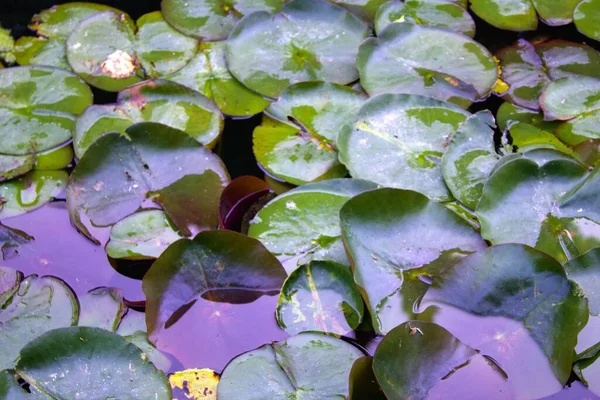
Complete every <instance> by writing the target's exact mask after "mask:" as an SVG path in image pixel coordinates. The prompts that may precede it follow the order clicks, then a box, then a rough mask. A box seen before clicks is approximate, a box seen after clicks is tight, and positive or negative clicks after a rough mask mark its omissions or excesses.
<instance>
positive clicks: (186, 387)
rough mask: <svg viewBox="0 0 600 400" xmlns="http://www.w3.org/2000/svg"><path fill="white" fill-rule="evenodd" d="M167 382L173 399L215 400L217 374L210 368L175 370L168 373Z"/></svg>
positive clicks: (217, 381)
mask: <svg viewBox="0 0 600 400" xmlns="http://www.w3.org/2000/svg"><path fill="white" fill-rule="evenodd" d="M169 383H170V384H171V388H172V389H173V396H174V397H173V398H174V399H175V400H185V399H191V400H217V386H218V384H219V374H217V373H216V372H214V371H213V370H212V369H208V368H204V369H186V370H185V371H179V372H175V373H173V374H171V375H169ZM180 395H181V397H179V396H180ZM175 396H177V397H175Z"/></svg>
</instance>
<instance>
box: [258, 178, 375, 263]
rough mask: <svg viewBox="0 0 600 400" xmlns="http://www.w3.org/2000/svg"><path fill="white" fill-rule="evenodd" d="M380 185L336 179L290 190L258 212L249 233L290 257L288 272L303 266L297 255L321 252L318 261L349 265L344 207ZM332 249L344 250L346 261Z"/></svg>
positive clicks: (279, 252) (273, 250)
mask: <svg viewBox="0 0 600 400" xmlns="http://www.w3.org/2000/svg"><path fill="white" fill-rule="evenodd" d="M376 187H377V186H376V185H375V184H373V183H371V182H367V181H362V180H358V179H333V180H330V181H324V182H318V183H312V184H309V185H305V186H302V187H299V188H296V189H293V190H290V191H289V192H286V193H284V194H282V195H280V196H278V197H276V198H275V199H273V200H272V201H270V202H269V203H268V204H267V205H266V206H265V207H264V208H263V209H262V210H260V211H259V212H258V214H257V215H256V217H254V219H253V220H252V221H251V223H250V229H249V231H248V236H250V237H253V238H256V239H259V240H260V241H261V242H262V243H263V244H264V245H265V247H266V248H267V249H269V251H270V252H272V253H273V254H275V255H276V256H278V257H280V258H282V259H284V258H290V262H289V263H287V262H286V263H285V264H284V266H285V267H286V270H287V271H288V273H291V272H292V271H293V270H294V269H296V267H297V266H298V265H301V264H297V262H298V261H297V258H300V257H303V256H308V255H309V254H311V253H321V254H320V257H319V256H316V258H315V259H317V260H327V261H337V262H341V263H343V264H348V261H347V259H346V260H345V261H344V259H345V258H346V256H345V254H344V251H343V246H341V232H340V225H339V212H340V209H341V208H342V206H343V205H344V203H345V202H346V201H348V199H350V198H351V197H353V196H355V195H357V194H359V193H362V192H364V191H367V190H373V189H375V188H376ZM338 246H339V247H338ZM332 248H334V249H335V248H338V249H340V250H341V253H342V254H341V256H342V260H339V258H338V256H337V255H338V252H335V251H334V252H333V254H329V252H328V251H327V250H329V249H332ZM323 253H324V254H323ZM332 255H333V256H334V257H332Z"/></svg>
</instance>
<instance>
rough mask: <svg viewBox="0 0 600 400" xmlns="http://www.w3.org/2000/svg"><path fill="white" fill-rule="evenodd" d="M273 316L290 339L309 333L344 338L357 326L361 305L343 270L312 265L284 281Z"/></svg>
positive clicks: (329, 265) (317, 263)
mask: <svg viewBox="0 0 600 400" xmlns="http://www.w3.org/2000/svg"><path fill="white" fill-rule="evenodd" d="M276 316H277V322H278V323H279V325H280V326H281V327H282V328H283V329H285V331H286V332H288V333H289V334H291V335H295V334H297V333H300V332H309V331H316V332H324V333H334V334H338V335H344V334H347V333H348V332H351V331H352V330H354V329H356V327H357V326H358V325H359V324H360V322H361V320H362V317H363V301H362V298H361V297H360V293H359V292H358V289H356V286H355V284H354V280H353V279H352V272H351V271H350V269H349V268H348V267H347V266H345V265H341V264H337V263H334V262H331V261H313V262H311V263H310V264H306V265H301V266H300V267H298V268H297V269H296V270H294V271H293V272H292V273H291V274H290V276H289V277H288V278H287V279H286V281H285V283H284V284H283V287H282V288H281V294H280V295H279V302H278V304H277V314H276Z"/></svg>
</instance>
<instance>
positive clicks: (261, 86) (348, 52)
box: [227, 0, 368, 98]
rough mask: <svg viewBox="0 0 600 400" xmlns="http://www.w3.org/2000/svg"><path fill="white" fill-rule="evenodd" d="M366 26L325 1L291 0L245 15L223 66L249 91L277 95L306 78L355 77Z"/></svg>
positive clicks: (340, 79)
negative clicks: (270, 10) (276, 8)
mask: <svg viewBox="0 0 600 400" xmlns="http://www.w3.org/2000/svg"><path fill="white" fill-rule="evenodd" d="M367 36H368V28H367V26H366V24H364V23H363V22H361V21H360V20H359V19H357V18H356V17H355V16H354V15H352V14H351V13H350V12H348V11H346V10H344V9H343V8H341V7H339V6H337V5H335V4H332V3H329V2H327V1H324V0H292V1H290V2H289V3H287V4H286V5H285V6H283V8H282V9H281V11H280V12H279V13H278V14H275V15H272V14H269V13H268V12H256V13H253V14H251V15H248V16H246V17H245V18H244V19H242V20H241V21H240V22H239V23H238V24H237V25H236V26H235V27H234V29H233V31H232V32H231V34H230V35H229V38H228V39H227V65H228V67H229V70H230V71H231V73H232V75H233V76H235V77H236V78H237V79H238V80H239V81H240V82H242V83H243V84H244V85H245V86H247V87H248V88H249V89H251V90H253V91H255V92H257V93H260V94H262V95H264V96H267V97H273V98H276V97H278V96H279V94H280V93H281V91H282V90H283V89H285V88H286V87H288V86H290V85H292V84H294V83H298V82H304V81H316V80H321V81H326V82H335V83H340V84H342V85H345V84H348V83H350V82H353V81H355V80H356V79H357V78H358V71H357V70H356V67H355V65H354V64H355V60H356V55H357V53H358V46H359V45H360V42H361V41H362V40H363V39H364V38H366V37H367Z"/></svg>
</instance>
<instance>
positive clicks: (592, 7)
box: [573, 0, 600, 40]
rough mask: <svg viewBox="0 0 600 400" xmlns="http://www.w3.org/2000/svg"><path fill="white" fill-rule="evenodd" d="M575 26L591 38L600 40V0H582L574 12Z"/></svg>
mask: <svg viewBox="0 0 600 400" xmlns="http://www.w3.org/2000/svg"><path fill="white" fill-rule="evenodd" d="M573 19H574V20H575V26H576V27H577V29H579V32H581V33H583V34H584V35H585V36H587V37H589V38H590V39H595V40H600V30H598V25H600V1H598V0H582V1H581V2H579V4H578V5H577V7H575V11H574V12H573Z"/></svg>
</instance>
